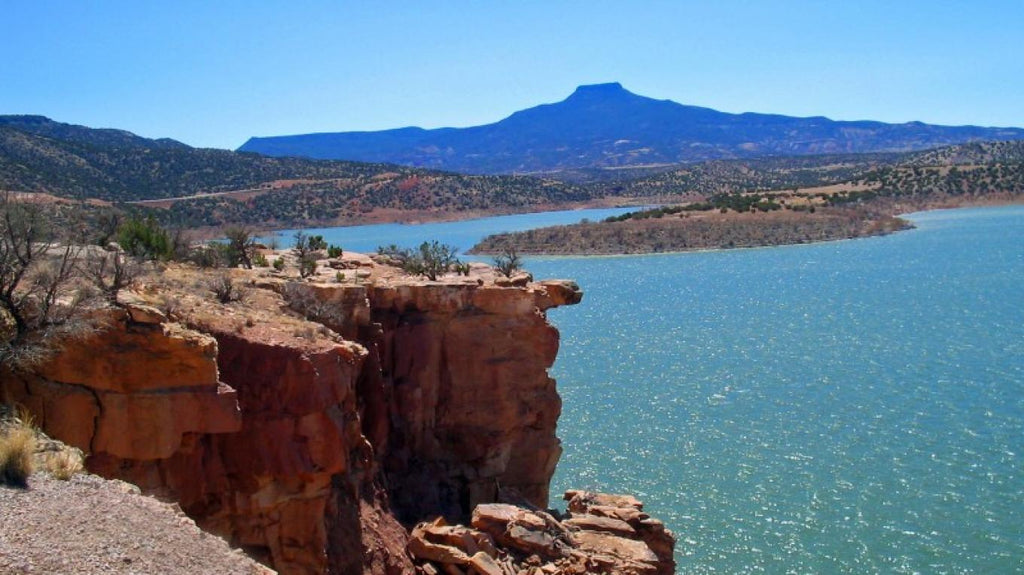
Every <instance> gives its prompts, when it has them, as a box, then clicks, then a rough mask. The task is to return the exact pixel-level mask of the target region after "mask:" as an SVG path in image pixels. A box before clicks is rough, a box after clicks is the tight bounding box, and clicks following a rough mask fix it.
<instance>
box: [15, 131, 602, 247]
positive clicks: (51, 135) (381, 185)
mask: <svg viewBox="0 0 1024 575" xmlns="http://www.w3.org/2000/svg"><path fill="white" fill-rule="evenodd" d="M0 190H8V191H18V192H34V193H42V194H50V195H52V196H56V197H58V198H73V199H86V198H91V199H99V200H104V201H108V202H114V203H117V202H141V203H147V204H146V205H149V206H155V207H160V208H165V209H163V210H157V212H156V213H157V214H158V216H159V217H160V218H161V219H162V220H164V221H167V222H173V223H176V224H179V225H183V226H186V227H195V226H216V225H221V224H225V223H248V224H260V225H272V226H276V225H281V226H289V225H293V224H299V225H301V224H309V223H323V224H328V223H345V222H355V221H361V220H366V219H369V218H370V216H372V214H374V213H376V212H381V211H386V212H387V214H388V216H389V217H391V218H394V219H403V218H406V219H407V218H416V219H423V218H431V217H436V218H442V217H449V218H450V217H458V216H459V214H468V213H470V212H478V211H491V210H493V211H506V212H507V211H525V210H529V209H543V208H544V207H546V206H550V205H555V204H563V203H568V202H580V201H585V200H587V199H589V198H590V192H589V191H586V190H584V189H583V188H581V187H580V186H577V185H573V184H566V183H562V182H556V181H549V180H541V179H537V178H531V177H522V176H466V175H461V174H451V173H444V172H437V171H430V170H422V169H414V168H408V167H402V166H396V165H386V164H369V163H361V162H347V161H323V160H310V159H304V158H272V157H266V156H261V155H258V154H249V153H238V152H232V151H228V150H215V149H199V148H191V147H189V146H187V145H185V144H181V143H180V142H175V141H174V140H168V139H162V140H150V139H147V138H142V137H139V136H136V135H134V134H131V133H129V132H124V131H120V130H97V129H92V128H87V127H83V126H73V125H70V124H64V123H60V122H55V121H53V120H50V119H47V118H43V117H41V116H0ZM407 212H410V213H411V215H410V214H408V213H407Z"/></svg>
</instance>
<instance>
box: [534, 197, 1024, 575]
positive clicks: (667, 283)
mask: <svg viewBox="0 0 1024 575" xmlns="http://www.w3.org/2000/svg"><path fill="white" fill-rule="evenodd" d="M911 219H912V220H913V221H914V222H915V223H916V224H917V225H918V226H919V227H918V229H916V230H912V231H908V232H902V233H899V234H895V235H891V236H886V237H881V238H867V239H859V240H851V241H841V242H833V243H824V244H816V245H807V246H794V247H782V248H764V249H751V250H734V251H718V252H704V253H690V254H675V255H657V256H631V257H604V258H549V259H535V260H531V261H529V268H530V270H531V271H533V272H534V273H535V274H536V275H537V276H539V277H544V276H562V277H571V278H574V279H576V280H578V281H579V283H580V285H581V286H582V287H583V289H584V291H585V292H586V296H585V298H584V302H583V303H582V304H581V305H579V306H575V307H570V308H564V309H559V310H554V311H552V312H551V313H550V317H551V318H552V320H553V321H554V322H555V323H556V324H557V325H558V327H559V329H560V331H561V333H562V348H561V352H560V355H559V359H558V361H557V363H556V365H555V367H554V369H553V375H554V377H555V378H556V379H557V380H558V382H559V390H560V392H561V394H562V396H563V399H564V408H563V415H562V417H561V419H560V420H559V436H560V437H561V438H562V440H563V442H564V447H565V454H564V455H563V458H562V461H561V462H560V464H559V467H558V471H557V473H556V477H555V481H554V485H553V490H552V492H553V493H558V492H559V490H561V489H564V488H567V487H570V486H571V487H585V488H593V489H599V490H609V491H627V492H634V493H636V494H637V495H638V496H639V497H640V498H641V499H642V500H644V501H646V502H647V504H648V506H647V508H648V510H649V511H651V513H652V514H654V515H656V516H658V517H661V518H663V519H664V520H666V522H667V523H668V524H669V526H670V527H671V529H672V530H673V531H675V532H676V534H677V535H678V536H679V544H678V547H677V549H678V560H679V565H680V571H681V572H695V573H760V572H768V573H789V572H792V573H873V572H881V573H1011V572H1021V570H1022V561H1024V466H1022V464H1021V456H1022V452H1024V287H1022V286H1024V208H1022V207H1011V208H998V209H972V210H954V211H940V212H930V213H923V214H915V215H913V216H911Z"/></svg>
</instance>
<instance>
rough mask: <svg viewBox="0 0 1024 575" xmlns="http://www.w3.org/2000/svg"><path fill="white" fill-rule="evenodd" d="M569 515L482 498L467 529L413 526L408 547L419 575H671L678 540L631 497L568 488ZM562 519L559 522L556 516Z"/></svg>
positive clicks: (436, 523) (432, 524)
mask: <svg viewBox="0 0 1024 575" xmlns="http://www.w3.org/2000/svg"><path fill="white" fill-rule="evenodd" d="M565 499H566V500H568V501H569V512H568V514H567V517H564V518H556V517H554V516H552V515H551V514H550V513H547V512H545V511H541V510H539V509H536V508H529V506H527V507H521V506H517V505H510V504H504V503H486V504H481V505H478V506H477V507H476V509H475V510H474V511H473V519H472V527H464V526H461V525H457V526H450V525H447V524H446V523H445V522H444V520H443V519H442V518H438V519H435V520H434V521H433V522H424V523H420V524H419V525H417V526H416V528H415V529H413V531H412V537H411V538H410V540H409V552H410V553H411V554H412V556H413V558H414V559H415V561H416V563H417V569H418V570H419V572H421V573H441V572H444V573H480V574H486V575H490V574H492V573H493V574H494V575H570V574H583V573H593V574H598V573H607V574H608V575H620V574H621V575H670V574H671V573H673V572H674V570H675V562H674V560H673V558H672V551H673V548H674V546H675V539H674V537H673V535H672V533H671V532H670V531H668V530H666V529H665V526H664V525H663V524H662V523H661V522H660V521H658V520H656V519H652V518H651V517H650V516H648V515H647V514H646V513H644V512H643V511H642V509H643V505H642V504H641V503H640V502H639V501H637V500H636V499H633V498H632V497H628V496H621V495H607V494H602V493H590V492H585V491H568V492H566V494H565ZM560 519H561V520H560Z"/></svg>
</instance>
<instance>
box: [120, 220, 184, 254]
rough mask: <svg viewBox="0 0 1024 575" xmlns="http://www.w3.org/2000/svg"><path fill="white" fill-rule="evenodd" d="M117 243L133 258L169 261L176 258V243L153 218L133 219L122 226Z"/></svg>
mask: <svg viewBox="0 0 1024 575" xmlns="http://www.w3.org/2000/svg"><path fill="white" fill-rule="evenodd" d="M117 243H118V244H119V245H120V246H121V249H123V250H124V251H125V252H126V253H128V254H129V255H131V256H132V257H136V258H139V259H144V260H168V259H172V257H173V256H174V242H172V240H171V235H170V233H168V232H167V230H166V229H164V228H163V227H162V226H161V225H160V224H159V223H157V221H156V220H155V219H154V218H153V216H149V217H147V218H145V219H143V218H138V217H133V218H131V219H129V220H127V221H125V222H124V223H122V224H121V227H120V228H118V231H117Z"/></svg>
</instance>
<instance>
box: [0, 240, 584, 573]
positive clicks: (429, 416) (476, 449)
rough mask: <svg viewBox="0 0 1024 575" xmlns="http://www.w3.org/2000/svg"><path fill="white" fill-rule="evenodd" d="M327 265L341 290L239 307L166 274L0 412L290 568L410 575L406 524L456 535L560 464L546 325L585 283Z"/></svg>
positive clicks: (304, 292)
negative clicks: (502, 494)
mask: <svg viewBox="0 0 1024 575" xmlns="http://www.w3.org/2000/svg"><path fill="white" fill-rule="evenodd" d="M338 265H339V267H343V268H345V269H347V270H351V271H348V272H346V273H347V275H349V276H350V279H348V280H345V281H341V282H339V281H337V280H336V279H334V277H333V271H330V272H329V273H325V274H324V275H323V276H320V277H318V278H315V280H317V281H313V282H302V283H299V282H297V281H296V280H290V279H287V278H283V277H279V276H275V275H274V274H272V273H268V272H263V273H257V272H243V271H242V270H235V271H233V272H232V273H233V274H234V275H235V278H234V279H235V281H236V282H240V283H246V284H248V285H250V286H251V289H250V293H249V296H248V298H247V300H246V301H245V302H244V303H241V304H239V303H234V304H218V303H216V302H215V301H213V299H212V298H211V297H210V295H209V294H208V293H205V292H206V290H205V288H204V287H203V283H202V282H203V279H202V273H201V272H197V271H194V270H188V269H178V268H174V269H170V270H167V271H166V272H165V273H164V274H163V276H161V277H159V278H155V279H152V280H151V281H150V282H149V283H148V284H147V285H144V286H140V288H139V289H138V290H136V292H134V293H132V294H126V297H125V298H124V299H123V301H122V302H121V305H120V306H119V307H117V308H112V309H110V310H108V311H106V312H104V313H105V314H106V315H105V320H106V327H105V328H104V329H102V330H100V331H99V332H98V333H97V334H95V335H94V336H92V337H91V338H90V339H87V340H84V341H82V340H79V341H73V342H72V341H69V342H67V343H66V344H65V346H64V348H63V351H62V352H61V353H60V355H59V356H58V357H56V358H55V359H54V360H53V361H52V362H50V363H49V364H48V365H46V366H44V367H43V368H42V369H40V370H39V371H38V373H35V374H32V375H31V376H29V375H25V374H14V373H9V372H5V373H4V374H3V383H4V385H3V386H2V390H3V394H4V397H3V398H2V399H4V400H6V401H14V402H18V403H21V404H23V405H25V406H26V407H28V408H29V409H30V410H31V411H32V412H34V413H35V414H36V417H37V420H38V421H39V423H40V425H41V426H42V427H43V428H44V429H45V430H46V431H47V432H48V433H50V434H51V435H53V436H55V437H57V438H60V439H62V440H64V441H66V442H67V443H69V444H71V445H74V446H76V447H79V448H81V449H83V450H84V451H86V452H87V453H89V458H88V460H87V466H88V468H89V469H90V470H91V471H93V472H96V473H98V474H100V475H103V476H106V477H114V478H119V479H124V480H127V481H130V482H132V483H134V484H136V485H139V486H140V487H141V488H142V489H143V490H144V491H146V492H149V493H154V494H157V495H159V496H162V497H166V498H169V499H173V500H175V501H177V502H179V504H180V505H181V507H182V509H184V511H185V512H186V513H187V514H188V515H189V516H191V517H193V518H194V519H195V520H196V522H197V523H198V524H199V525H200V526H201V527H203V528H204V529H207V530H209V531H212V532H214V533H217V534H219V535H222V536H224V537H225V538H226V539H228V541H230V542H231V543H232V544H234V545H238V546H241V547H242V548H244V549H246V550H247V551H248V552H249V553H251V554H252V555H253V556H255V557H257V558H259V559H261V560H262V561H265V562H267V563H268V564H270V565H272V566H274V567H275V568H276V569H278V570H280V571H281V572H284V573H323V572H335V573H411V572H413V570H414V566H413V564H412V562H411V558H410V556H409V554H408V553H407V552H406V550H405V547H406V544H407V541H408V532H407V530H406V529H405V528H404V527H403V526H402V523H405V524H406V525H412V524H414V523H415V522H417V521H420V520H424V519H432V518H434V517H436V516H437V515H443V516H444V517H446V518H447V519H448V520H449V521H452V522H457V521H466V520H468V519H469V518H470V515H471V513H472V512H473V509H474V508H475V507H476V506H477V504H479V503H487V502H493V501H496V500H497V497H498V490H499V489H508V490H512V491H515V492H518V493H521V494H522V495H523V496H524V497H525V498H526V501H527V502H529V503H530V504H532V505H536V506H539V507H544V506H545V505H546V504H547V499H548V481H549V479H550V477H551V474H552V472H553V470H554V466H555V463H556V462H557V460H558V456H559V453H560V447H559V443H558V439H557V438H556V436H555V423H556V421H557V418H558V415H559V412H560V400H559V397H558V395H557V393H556V391H555V386H554V381H553V380H551V379H550V378H549V377H548V375H547V368H548V367H550V365H551V364H552V362H553V361H554V359H555V355H556V352H557V349H558V334H557V331H556V330H555V329H554V328H553V327H552V326H551V325H550V324H548V323H547V321H546V317H545V314H544V312H545V310H547V309H549V308H551V307H553V306H557V305H565V304H572V303H576V302H578V301H579V299H580V297H581V294H580V292H579V290H578V288H576V287H575V285H574V284H572V283H571V282H558V281H555V282H539V283H534V282H530V281H528V278H525V277H520V278H517V280H516V281H515V282H509V281H495V278H494V276H493V274H492V273H491V272H490V271H489V269H485V268H486V266H478V267H476V268H474V272H473V273H472V274H471V275H470V276H469V277H459V278H448V279H447V280H445V281H442V282H427V281H418V280H415V279H412V278H409V277H404V276H401V275H400V274H398V273H396V272H395V270H393V269H392V268H390V267H388V266H383V265H377V264H375V263H374V262H372V261H371V260H370V259H368V258H365V257H360V256H357V255H347V256H346V258H345V261H344V262H339V264H338Z"/></svg>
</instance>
